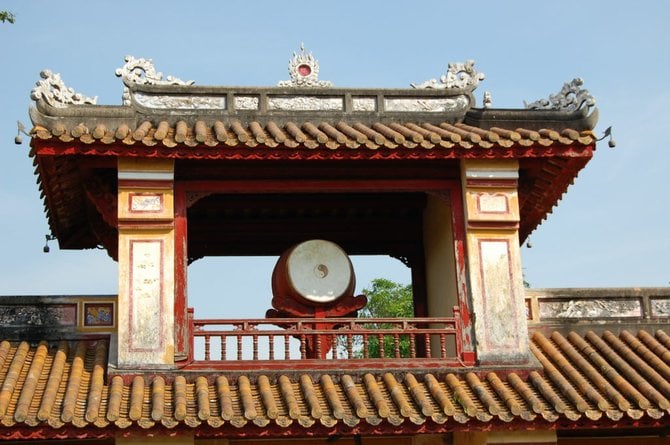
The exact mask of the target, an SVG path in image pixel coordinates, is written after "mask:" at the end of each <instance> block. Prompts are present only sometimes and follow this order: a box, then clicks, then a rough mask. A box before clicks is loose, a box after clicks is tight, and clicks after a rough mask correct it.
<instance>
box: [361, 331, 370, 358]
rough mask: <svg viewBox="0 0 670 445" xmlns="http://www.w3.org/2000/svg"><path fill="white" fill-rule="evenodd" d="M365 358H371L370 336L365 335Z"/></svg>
mask: <svg viewBox="0 0 670 445" xmlns="http://www.w3.org/2000/svg"><path fill="white" fill-rule="evenodd" d="M363 358H370V350H369V343H368V334H363Z"/></svg>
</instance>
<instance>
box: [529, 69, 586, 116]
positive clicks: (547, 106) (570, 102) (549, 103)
mask: <svg viewBox="0 0 670 445" xmlns="http://www.w3.org/2000/svg"><path fill="white" fill-rule="evenodd" d="M583 85H584V80H582V78H580V77H575V78H574V79H572V81H570V82H566V83H564V84H563V88H561V91H559V92H558V93H556V94H550V95H549V99H540V100H536V101H535V102H531V103H526V101H524V102H523V105H524V106H525V107H526V108H528V109H530V110H561V111H577V110H579V109H580V108H582V107H583V106H584V105H586V107H587V108H591V107H593V106H594V105H595V104H596V99H595V98H594V97H593V96H592V95H591V93H589V91H588V90H587V89H585V88H582V86H583Z"/></svg>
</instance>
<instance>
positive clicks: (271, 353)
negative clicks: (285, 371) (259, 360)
mask: <svg viewBox="0 0 670 445" xmlns="http://www.w3.org/2000/svg"><path fill="white" fill-rule="evenodd" d="M268 341H269V342H270V344H269V345H268V347H269V351H268V359H269V360H274V359H275V336H274V335H273V334H269V335H268Z"/></svg>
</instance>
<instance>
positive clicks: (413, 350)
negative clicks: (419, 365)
mask: <svg viewBox="0 0 670 445" xmlns="http://www.w3.org/2000/svg"><path fill="white" fill-rule="evenodd" d="M409 356H410V357H411V358H416V336H415V335H414V333H413V332H412V333H410V334H409Z"/></svg>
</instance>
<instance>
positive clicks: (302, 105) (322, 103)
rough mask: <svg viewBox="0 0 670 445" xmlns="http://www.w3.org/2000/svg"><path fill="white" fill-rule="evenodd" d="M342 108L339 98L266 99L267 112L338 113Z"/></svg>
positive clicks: (295, 97)
mask: <svg viewBox="0 0 670 445" xmlns="http://www.w3.org/2000/svg"><path fill="white" fill-rule="evenodd" d="M343 107H344V103H343V102H342V99H341V98H339V97H312V96H294V97H270V98H268V110H290V111H334V110H335V111H339V110H342V109H343Z"/></svg>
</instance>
